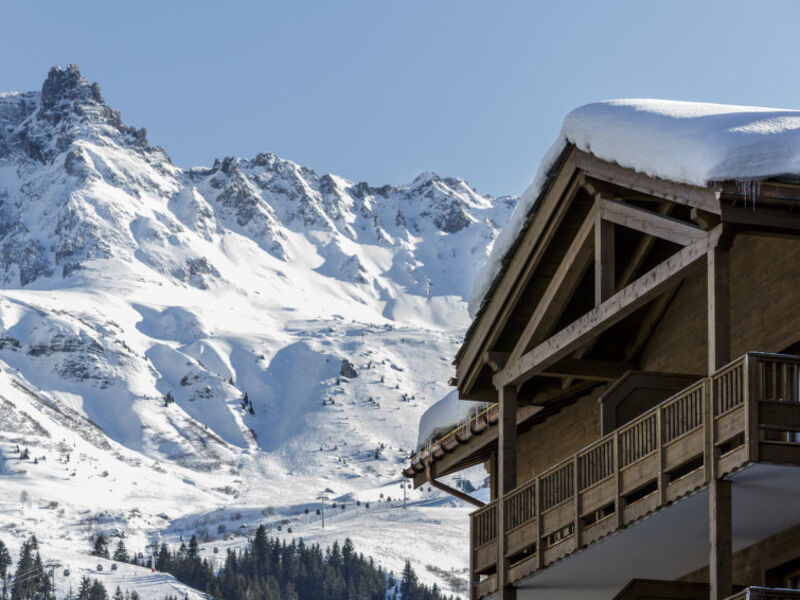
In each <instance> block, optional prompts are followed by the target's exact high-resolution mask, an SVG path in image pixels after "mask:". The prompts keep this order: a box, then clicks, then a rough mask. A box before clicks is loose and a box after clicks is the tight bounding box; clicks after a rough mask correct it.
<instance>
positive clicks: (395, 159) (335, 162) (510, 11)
mask: <svg viewBox="0 0 800 600" xmlns="http://www.w3.org/2000/svg"><path fill="white" fill-rule="evenodd" d="M798 22H800V3H795V2H791V1H789V0H787V1H771V2H768V1H766V0H762V1H760V2H740V1H735V0H726V1H716V2H711V1H709V2H702V1H700V0H694V1H691V2H688V1H670V2H659V3H657V2H649V1H642V0H639V1H636V2H634V1H630V2H628V1H625V2H622V1H610V2H609V1H606V2H588V1H587V2H575V1H564V0H560V1H558V2H534V1H532V0H531V1H512V0H510V1H497V2H490V1H488V0H487V1H482V2H480V1H472V0H457V1H456V0H453V1H445V0H441V1H437V0H425V1H416V0H406V1H404V2H383V1H380V0H370V1H347V0H339V1H334V0H325V1H318V2H311V1H308V2H306V1H301V0H293V1H291V2H289V1H284V2H266V1H262V2H237V1H226V2H213V3H212V2H201V1H196V2H177V1H169V0H161V1H159V2H151V1H148V0H141V1H138V2H135V3H133V2H130V3H126V4H123V3H121V2H108V1H104V2H90V1H81V0H76V1H75V2H63V1H58V2H44V1H43V2H28V1H26V2H17V1H16V0H3V1H2V3H0V28H1V29H0V31H2V34H0V90H3V91H9V90H31V89H39V88H40V87H41V84H42V81H43V80H44V77H45V75H46V73H47V70H48V69H49V68H50V67H51V66H52V65H54V64H61V65H66V64H67V63H70V62H75V63H77V64H78V65H79V66H80V67H81V70H82V71H83V73H84V75H85V76H86V77H87V78H89V79H90V80H91V81H98V82H99V83H100V87H101V89H102V92H103V95H104V96H105V98H106V100H107V101H108V102H109V104H111V105H112V106H113V107H115V108H117V109H119V110H121V112H122V117H123V120H125V121H126V122H127V123H129V124H131V125H134V126H137V127H141V126H144V127H146V128H147V130H148V137H149V139H150V141H151V143H155V144H158V145H161V146H163V147H164V148H165V149H166V150H167V152H168V153H169V154H170V156H171V157H172V159H173V160H174V161H175V162H176V163H178V164H179V165H181V166H191V165H207V164H210V163H211V162H213V160H214V158H215V157H219V156H226V155H239V156H246V157H247V156H253V155H255V154H256V153H258V152H260V151H267V150H269V151H273V152H275V153H276V154H278V155H280V156H283V157H285V158H289V159H292V160H294V161H297V162H299V163H301V164H304V165H308V166H310V167H312V168H314V169H316V170H317V171H319V172H333V173H337V174H340V175H343V176H345V177H347V178H349V179H353V180H356V181H361V180H367V181H369V182H371V183H374V184H383V183H395V184H397V183H404V182H408V181H410V180H411V179H413V177H414V176H415V175H417V174H418V173H419V172H421V171H428V170H434V171H437V172H439V173H441V174H443V175H454V176H460V177H463V178H465V179H467V180H468V181H469V182H470V183H472V184H473V185H474V186H475V187H477V188H478V190H479V191H481V192H484V193H493V194H497V195H499V194H505V193H520V192H521V191H522V190H523V189H524V187H525V186H526V185H527V183H528V181H529V180H530V178H531V177H532V175H533V172H534V170H535V168H536V165H537V163H538V161H539V159H540V158H541V156H542V155H543V153H544V151H545V150H546V149H547V147H548V146H549V145H550V143H551V142H552V140H553V139H554V138H555V136H556V135H557V133H558V130H559V128H560V125H561V120H562V118H563V116H564V114H566V113H567V112H568V111H569V110H570V109H571V108H574V107H576V106H579V105H581V104H585V103H587V102H590V101H592V100H598V99H605V98H615V97H660V98H672V99H683V100H700V101H714V102H727V103H735V104H755V105H765V106H779V107H790V108H800V78H798V67H797V64H798V62H797V57H798V56H800V36H798V35H797V25H798Z"/></svg>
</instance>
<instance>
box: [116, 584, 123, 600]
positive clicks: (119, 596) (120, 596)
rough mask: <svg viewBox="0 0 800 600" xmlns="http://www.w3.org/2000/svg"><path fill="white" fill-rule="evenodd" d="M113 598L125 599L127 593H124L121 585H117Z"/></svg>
mask: <svg viewBox="0 0 800 600" xmlns="http://www.w3.org/2000/svg"><path fill="white" fill-rule="evenodd" d="M113 600H125V595H124V594H123V593H122V590H121V589H120V587H119V586H117V590H116V591H115V592H114V596H113Z"/></svg>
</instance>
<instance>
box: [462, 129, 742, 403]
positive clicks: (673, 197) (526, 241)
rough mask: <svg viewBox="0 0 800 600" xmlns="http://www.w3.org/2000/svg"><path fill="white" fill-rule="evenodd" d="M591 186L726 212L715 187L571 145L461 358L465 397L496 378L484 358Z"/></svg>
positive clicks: (553, 172) (472, 328)
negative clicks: (579, 190)
mask: <svg viewBox="0 0 800 600" xmlns="http://www.w3.org/2000/svg"><path fill="white" fill-rule="evenodd" d="M587 182H588V183H587ZM591 182H601V183H603V184H607V185H610V186H616V187H621V188H624V189H625V190H629V191H630V192H631V194H633V195H636V196H645V197H648V198H653V199H661V200H664V201H668V202H674V203H677V204H682V205H685V206H689V207H691V208H692V209H695V210H697V211H702V212H703V213H707V214H712V215H719V214H720V212H721V208H720V200H719V197H720V192H719V190H718V189H716V188H714V187H712V186H709V187H699V186H692V185H687V184H683V183H678V182H673V181H667V180H664V179H659V178H655V177H650V176H648V175H645V174H643V173H637V172H636V171H634V170H632V169H628V168H625V167H621V166H619V165H617V164H614V163H610V162H607V161H604V160H601V159H599V158H597V157H596V156H594V155H593V154H590V153H587V152H584V151H582V150H579V149H577V148H576V147H575V146H573V145H571V144H570V145H568V146H567V147H566V148H565V149H564V151H563V152H562V153H561V155H560V156H559V158H558V160H557V161H556V162H555V163H554V166H553V168H552V169H551V171H550V173H548V177H547V180H546V182H545V184H544V185H543V186H542V192H541V193H540V195H539V197H538V198H537V199H536V201H535V202H534V204H533V207H532V209H531V213H530V215H529V216H528V218H527V220H526V221H525V224H524V225H523V227H522V230H521V231H520V233H519V235H518V237H517V240H516V241H515V243H514V245H513V246H512V247H511V249H510V250H509V251H508V253H507V255H506V256H505V258H504V260H503V263H502V267H501V270H500V272H499V273H498V274H497V275H496V277H495V279H494V281H493V282H492V285H491V286H490V288H489V290H488V291H487V293H486V296H485V298H484V300H483V303H482V305H481V307H480V309H479V310H478V313H477V315H476V317H475V319H474V320H473V322H472V324H471V326H470V328H469V329H468V331H467V333H466V336H465V340H464V343H463V344H462V346H461V348H460V349H459V351H458V353H457V355H456V359H455V365H456V382H457V385H458V388H459V394H460V395H461V397H463V398H474V399H478V397H477V396H475V395H474V394H475V384H476V383H477V382H478V380H479V378H480V377H481V374H482V373H484V376H485V375H486V374H489V375H491V369H489V371H488V373H487V364H486V363H485V361H484V357H485V356H488V355H489V354H490V353H491V352H492V351H493V350H494V344H495V342H496V341H497V339H498V338H499V337H500V335H501V333H502V332H503V330H504V329H505V328H506V326H507V325H508V322H509V318H510V317H511V315H512V313H513V312H514V309H515V307H516V306H517V304H518V302H519V300H520V298H521V295H522V293H523V291H524V290H525V288H526V286H527V284H528V282H529V281H530V278H531V277H532V276H534V274H535V272H536V266H537V264H536V260H535V257H536V255H537V253H538V254H539V255H541V253H542V251H543V249H544V248H546V247H547V245H548V244H549V243H550V242H551V241H552V236H553V235H554V234H555V231H556V230H557V229H558V227H559V225H560V223H561V218H563V214H564V210H565V209H566V208H567V206H568V204H569V203H570V202H571V201H572V199H573V197H574V194H575V190H576V187H577V186H581V185H584V186H585V185H587V184H588V185H591ZM717 187H718V186H717ZM725 191H727V188H723V193H724V192H725ZM559 209H561V210H559ZM482 399H485V398H482Z"/></svg>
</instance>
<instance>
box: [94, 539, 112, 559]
mask: <svg viewBox="0 0 800 600" xmlns="http://www.w3.org/2000/svg"><path fill="white" fill-rule="evenodd" d="M92 556H99V557H100V558H108V556H109V555H108V540H107V539H106V536H104V535H103V534H102V533H98V534H97V537H96V538H94V547H93V548H92Z"/></svg>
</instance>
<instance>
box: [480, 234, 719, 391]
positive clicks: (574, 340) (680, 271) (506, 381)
mask: <svg viewBox="0 0 800 600" xmlns="http://www.w3.org/2000/svg"><path fill="white" fill-rule="evenodd" d="M721 233H722V231H721V227H717V228H715V229H714V230H713V232H712V233H711V235H709V236H707V237H705V238H703V239H702V240H699V241H697V242H695V243H693V244H690V245H689V246H686V247H685V248H683V249H682V250H680V251H678V252H676V253H675V254H673V255H672V256H671V257H669V258H668V259H667V260H665V261H664V262H662V263H661V264H659V265H658V266H656V267H655V268H653V269H651V270H650V271H648V272H647V273H645V274H644V275H643V276H642V277H640V278H639V279H637V280H636V281H634V282H633V283H631V284H630V285H628V286H626V287H625V288H623V289H621V290H620V291H619V292H617V293H616V294H614V295H613V296H612V297H611V298H609V299H608V300H606V301H605V302H603V303H602V304H601V305H600V306H598V307H596V308H594V309H593V310H591V311H589V312H588V313H586V314H585V315H584V316H583V317H581V318H580V319H578V320H577V321H575V322H573V323H572V324H571V325H568V326H567V327H565V328H564V329H562V330H561V331H559V332H558V333H556V334H555V335H553V336H552V337H550V338H549V339H547V340H545V341H544V342H542V343H541V344H539V345H537V346H536V347H535V348H533V349H532V350H530V351H528V352H526V353H525V354H523V355H522V356H521V357H520V358H519V359H518V360H516V361H514V362H511V363H510V364H508V365H507V366H506V368H505V369H503V370H502V371H500V372H499V373H497V374H496V375H495V376H494V384H495V386H496V387H500V386H501V385H519V384H521V383H522V382H524V381H525V380H527V379H529V378H530V377H532V376H533V375H535V374H536V373H538V372H541V371H544V370H546V369H547V368H548V367H549V366H551V365H553V364H555V363H556V362H558V361H559V360H561V359H562V358H564V357H566V356H567V355H568V354H569V353H570V352H572V351H573V350H575V349H576V348H578V347H580V346H581V345H582V344H585V343H586V342H587V341H589V340H591V339H593V338H595V337H597V336H598V335H600V334H601V333H602V332H603V331H606V330H607V329H609V328H610V327H612V326H613V325H614V324H616V323H618V322H619V321H621V320H622V319H624V318H625V317H627V316H628V315H630V314H631V313H633V312H634V311H636V310H637V309H638V308H640V307H641V306H643V305H644V304H646V303H647V302H649V301H650V300H652V299H653V298H655V297H657V296H659V295H660V294H662V293H663V292H664V291H666V290H668V289H669V288H670V287H672V286H673V285H675V284H676V283H678V282H679V281H682V280H683V279H685V278H686V276H687V275H688V273H689V272H690V270H691V269H692V268H694V267H696V266H697V265H698V263H700V259H702V258H704V257H705V255H706V252H707V251H708V249H709V247H712V246H714V245H716V242H717V240H718V239H719V236H720V235H721Z"/></svg>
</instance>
